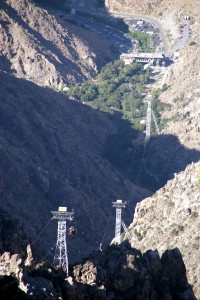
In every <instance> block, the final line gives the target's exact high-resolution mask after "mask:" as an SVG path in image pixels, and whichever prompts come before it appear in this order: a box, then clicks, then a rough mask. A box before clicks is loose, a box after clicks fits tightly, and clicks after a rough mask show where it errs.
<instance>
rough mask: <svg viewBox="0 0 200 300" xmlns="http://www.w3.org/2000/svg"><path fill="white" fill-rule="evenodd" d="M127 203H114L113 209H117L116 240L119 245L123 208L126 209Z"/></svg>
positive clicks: (119, 201)
mask: <svg viewBox="0 0 200 300" xmlns="http://www.w3.org/2000/svg"><path fill="white" fill-rule="evenodd" d="M126 203H127V202H126V201H124V202H123V201H122V200H117V201H116V202H113V203H112V204H113V207H116V223H115V240H116V242H117V243H118V244H120V243H121V225H122V208H125V207H126Z"/></svg>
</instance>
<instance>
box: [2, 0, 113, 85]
mask: <svg viewBox="0 0 200 300" xmlns="http://www.w3.org/2000/svg"><path fill="white" fill-rule="evenodd" d="M69 21H70V20H68V18H67V16H66V14H64V13H62V11H59V10H53V9H50V8H47V9H45V8H42V7H40V6H39V4H38V3H37V4H34V3H33V1H30V0H19V1H14V0H8V1H1V2H0V68H1V70H4V71H7V72H9V73H10V74H15V75H16V76H18V77H20V78H25V79H27V80H30V81H33V82H35V83H37V84H40V85H45V86H53V87H56V88H59V87H61V86H62V85H63V83H65V84H69V83H74V82H80V81H82V80H84V79H88V78H91V77H92V76H94V75H95V74H96V73H97V70H98V69H99V68H100V67H102V66H103V65H104V64H105V62H107V61H108V60H109V59H111V58H113V55H112V53H111V51H110V43H109V41H106V40H104V39H99V38H98V37H97V36H96V35H95V34H93V33H92V32H88V31H85V30H84V29H83V28H81V27H82V26H81V25H80V24H79V22H78V20H77V23H78V24H79V25H78V24H77V26H75V25H73V24H71V23H70V22H69Z"/></svg>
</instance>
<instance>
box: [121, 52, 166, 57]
mask: <svg viewBox="0 0 200 300" xmlns="http://www.w3.org/2000/svg"><path fill="white" fill-rule="evenodd" d="M163 57H164V54H163V53H160V52H159V53H138V52H131V53H122V54H121V55H120V58H121V59H133V58H146V59H148V58H151V59H153V58H159V59H162V58H163Z"/></svg>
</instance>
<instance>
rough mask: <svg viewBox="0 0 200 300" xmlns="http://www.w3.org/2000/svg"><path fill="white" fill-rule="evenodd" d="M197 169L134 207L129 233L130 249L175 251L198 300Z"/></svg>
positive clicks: (199, 169)
mask: <svg viewBox="0 0 200 300" xmlns="http://www.w3.org/2000/svg"><path fill="white" fill-rule="evenodd" d="M199 176H200V165H199V163H196V164H191V165H189V166H188V167H187V168H186V170H185V171H183V172H181V173H179V174H176V176H175V178H174V179H173V180H170V181H168V183H167V184H166V185H165V187H164V188H162V189H160V190H159V191H158V192H156V193H155V194H154V195H153V196H152V197H150V198H147V199H145V200H143V201H142V202H141V203H139V204H137V207H136V210H135V214H134V220H133V223H132V224H131V225H130V227H129V230H130V234H131V236H132V238H131V245H132V246H133V247H136V248H139V249H141V250H142V251H146V250H147V249H153V250H155V249H158V251H159V252H160V253H162V252H163V251H165V250H166V249H172V248H174V247H178V248H179V249H180V251H181V253H182V255H183V260H184V262H185V265H186V269H187V277H188V280H189V282H190V283H191V284H192V285H193V286H194V292H195V295H196V296H197V298H198V299H199V297H200V285H199V278H200V268H199V265H198V263H197V262H198V261H199V247H200V245H199V239H200V237H199V226H200V222H199V216H200V206H199V199H200V182H199V178H200V177H199Z"/></svg>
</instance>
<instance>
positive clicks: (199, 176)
mask: <svg viewBox="0 0 200 300" xmlns="http://www.w3.org/2000/svg"><path fill="white" fill-rule="evenodd" d="M197 185H198V186H200V167H199V169H198V173H197Z"/></svg>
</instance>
